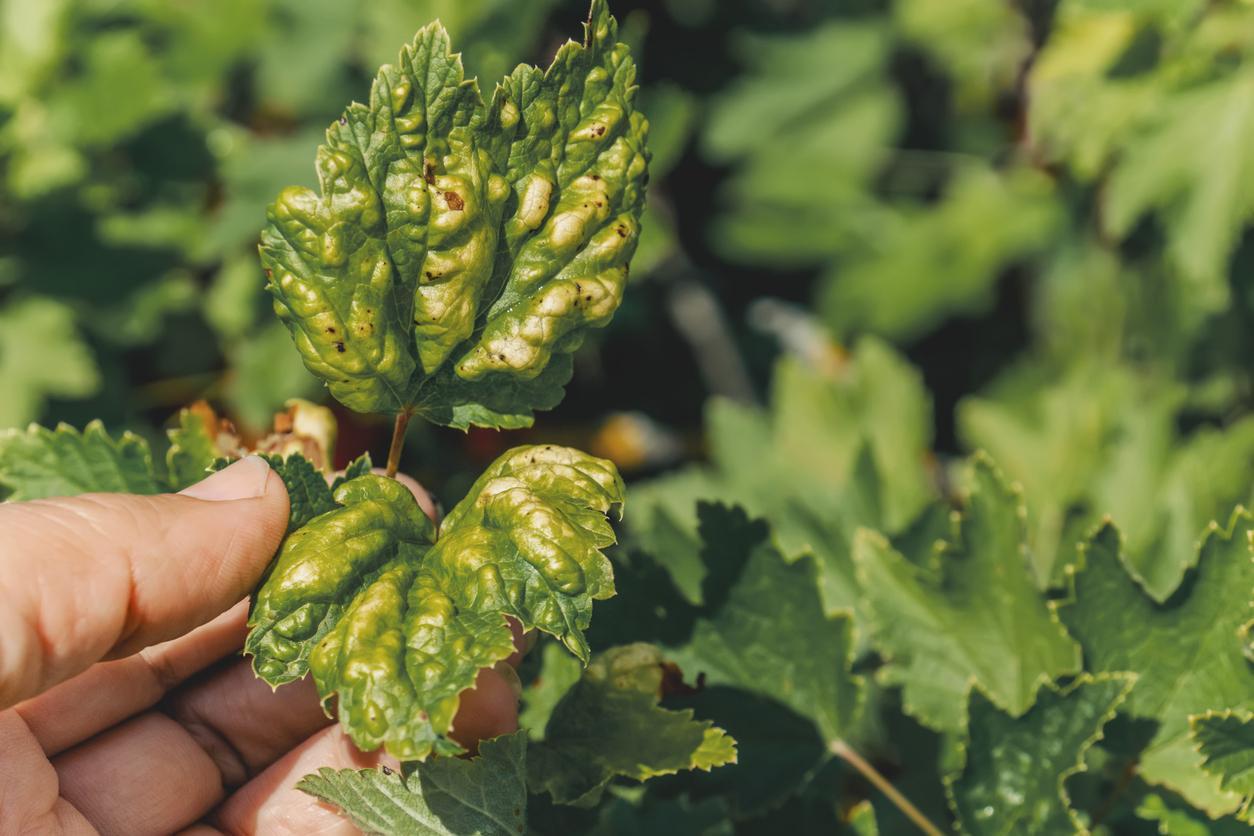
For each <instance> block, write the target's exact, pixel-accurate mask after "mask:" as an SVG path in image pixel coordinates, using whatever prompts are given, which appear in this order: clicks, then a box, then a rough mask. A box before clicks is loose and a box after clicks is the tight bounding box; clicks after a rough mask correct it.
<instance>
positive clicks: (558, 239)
mask: <svg viewBox="0 0 1254 836" xmlns="http://www.w3.org/2000/svg"><path fill="white" fill-rule="evenodd" d="M616 37H617V24H616V23H615V21H614V19H613V18H612V17H610V15H609V12H608V10H607V8H606V5H605V3H604V2H603V0H594V2H593V3H592V10H591V13H590V16H589V20H588V23H587V25H586V37H585V40H584V43H583V44H582V45H581V44H576V43H573V42H572V43H569V44H567V45H565V46H563V47H562V48H561V49H560V50H559V51H558V53H557V56H556V57H555V58H554V61H553V64H552V66H551V67H550V68H549V70H548V71H547V72H544V71H541V70H539V69H537V68H535V67H530V66H526V65H520V66H519V67H518V68H517V69H516V70H515V71H514V72H513V73H512V74H511V75H510V76H508V77H507V78H506V79H505V80H504V81H503V82H502V84H501V85H500V86H498V88H497V90H496V93H495V95H494V96H493V97H492V101H491V103H490V104H488V105H486V106H485V104H484V102H483V101H482V99H481V97H480V95H479V91H478V87H477V85H476V84H475V83H474V82H473V81H466V80H464V73H463V70H462V65H461V59H460V56H457V55H453V54H451V53H450V51H449V49H450V46H449V39H448V35H447V33H446V32H445V30H444V29H443V27H442V26H441V25H440V24H438V23H435V24H431V25H429V26H427V27H425V28H423V29H422V30H421V31H420V32H419V33H418V35H417V36H416V37H415V39H414V41H413V43H412V44H411V45H409V46H407V47H406V48H405V49H404V50H402V52H401V56H400V59H399V61H398V62H397V64H396V65H388V66H384V67H383V68H382V69H381V70H380V72H379V75H378V77H377V78H376V80H375V82H374V85H373V87H372V89H371V95H370V103H369V105H368V106H367V105H361V104H353V105H350V106H349V108H348V109H347V110H346V111H345V112H344V115H343V116H342V117H341V118H340V120H339V122H338V123H337V124H333V125H332V126H331V127H330V129H328V131H327V144H326V145H324V146H322V147H321V148H320V149H319V152H318V175H319V181H320V184H321V195H319V194H318V193H315V192H313V191H311V190H309V189H304V188H291V189H288V190H285V191H284V192H283V193H282V194H280V196H279V198H278V200H277V201H276V202H275V203H274V204H273V205H272V206H271V208H270V211H269V215H268V217H269V221H270V224H269V227H268V228H267V230H266V231H265V232H264V233H263V236H262V246H261V255H262V262H263V265H264V266H265V268H266V271H267V275H268V276H269V278H270V282H269V284H268V287H269V289H270V291H271V293H272V294H273V295H274V297H275V311H276V312H277V313H278V314H279V317H280V318H281V319H282V320H283V321H284V322H285V323H286V324H287V326H288V329H289V330H290V331H291V333H292V337H293V339H294V340H295V342H296V346H297V348H298V349H299V350H300V353H301V355H302V356H303V358H304V361H305V364H306V366H308V368H309V370H310V371H311V372H313V373H314V374H315V375H317V376H319V377H320V378H322V379H323V380H325V381H326V382H327V384H328V386H329V388H330V390H331V393H332V394H333V395H334V396H335V397H336V398H337V399H338V400H340V401H341V402H342V403H343V404H344V405H345V406H348V407H349V408H351V409H354V410H357V411H359V412H395V411H400V410H405V409H416V410H417V411H418V412H420V413H421V414H422V415H424V416H425V417H427V418H429V419H430V420H432V421H435V422H437V423H444V424H448V425H451V426H456V427H460V428H465V427H467V426H469V425H471V424H478V425H483V426H490V427H518V426H526V425H529V424H530V422H531V414H532V411H533V410H535V409H544V408H549V407H551V406H553V405H554V404H555V403H556V402H557V401H558V400H560V398H561V388H562V386H563V385H564V383H565V382H566V380H567V379H568V378H569V370H570V364H569V360H561V361H558V362H554V361H555V358H560V357H564V355H568V354H569V353H570V352H572V351H574V350H575V349H576V348H578V346H579V344H580V343H581V342H582V341H583V338H584V334H585V332H586V330H587V329H588V328H592V327H599V326H603V325H605V324H606V323H608V322H609V320H610V317H611V316H612V315H613V313H614V311H615V309H617V307H618V304H619V302H620V301H621V299H622V291H623V287H624V284H625V283H626V277H627V266H628V262H629V261H630V259H631V255H632V253H633V252H634V250H635V247H636V241H637V239H638V237H639V218H640V213H641V211H642V208H643V201H644V179H645V172H646V168H647V164H648V152H647V150H646V149H645V147H644V140H645V135H646V134H647V130H648V125H647V122H646V120H645V119H644V117H643V116H641V115H640V114H639V113H637V112H636V111H635V108H634V100H635V95H636V87H635V65H634V63H633V61H632V59H631V55H630V52H629V50H628V48H627V47H626V46H625V45H623V44H616V43H615V39H616ZM550 369H551V370H550Z"/></svg>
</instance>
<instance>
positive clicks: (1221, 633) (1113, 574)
mask: <svg viewBox="0 0 1254 836" xmlns="http://www.w3.org/2000/svg"><path fill="white" fill-rule="evenodd" d="M1251 528H1252V524H1251V518H1250V515H1249V514H1248V513H1246V512H1245V511H1244V510H1238V512H1237V513H1236V514H1234V516H1233V519H1232V521H1231V522H1230V523H1229V525H1228V527H1227V528H1226V529H1225V528H1220V527H1219V526H1218V525H1216V524H1214V523H1212V524H1211V525H1210V527H1209V528H1208V530H1207V532H1206V533H1205V535H1204V538H1203V540H1202V543H1201V546H1200V551H1199V553H1198V557H1197V561H1196V564H1195V566H1194V568H1193V569H1191V570H1190V571H1189V573H1188V575H1187V576H1186V578H1185V581H1184V583H1183V584H1182V585H1181V587H1180V589H1178V590H1177V591H1176V593H1175V594H1174V595H1173V596H1172V597H1171V598H1169V599H1168V600H1167V601H1166V602H1164V603H1162V604H1159V603H1156V602H1155V601H1154V600H1153V599H1152V598H1150V597H1149V596H1148V595H1146V594H1145V592H1144V590H1143V589H1142V588H1141V586H1140V585H1139V584H1138V583H1137V582H1136V581H1135V579H1134V578H1133V576H1132V575H1131V574H1129V572H1128V571H1127V569H1126V561H1125V559H1124V558H1123V555H1122V549H1121V543H1120V537H1119V533H1118V531H1117V530H1116V529H1115V528H1114V527H1113V526H1112V525H1109V524H1108V525H1105V526H1103V527H1102V528H1101V530H1099V531H1098V532H1097V533H1095V534H1094V535H1093V537H1092V538H1091V540H1090V541H1089V542H1088V544H1087V545H1086V546H1085V548H1084V555H1083V566H1082V568H1080V569H1079V570H1078V571H1074V572H1073V573H1072V574H1073V578H1072V592H1071V596H1070V597H1069V598H1068V599H1067V600H1066V601H1064V602H1063V603H1062V604H1060V605H1059V606H1058V607H1057V610H1058V615H1059V617H1060V618H1061V619H1062V621H1063V623H1064V624H1066V625H1067V628H1068V629H1069V630H1070V631H1071V633H1072V634H1073V635H1074V636H1075V637H1076V638H1077V639H1078V640H1079V642H1080V645H1081V646H1082V647H1083V649H1084V658H1085V663H1086V667H1087V668H1088V669H1089V670H1091V671H1095V672H1101V671H1135V672H1136V673H1137V674H1138V677H1139V678H1138V680H1137V684H1136V687H1135V688H1134V689H1133V690H1132V694H1131V696H1130V697H1129V698H1128V701H1127V703H1126V704H1125V705H1124V706H1123V708H1122V709H1121V711H1123V712H1124V713H1126V714H1128V715H1130V716H1132V717H1138V718H1145V719H1148V720H1154V721H1157V723H1158V730H1157V732H1156V733H1155V734H1154V736H1153V738H1152V739H1151V740H1150V742H1149V745H1148V746H1147V747H1146V749H1145V750H1144V751H1143V752H1142V754H1141V758H1140V765H1139V767H1138V774H1139V775H1140V777H1141V778H1143V779H1144V780H1145V781H1147V782H1149V783H1151V784H1156V785H1160V786H1165V787H1169V788H1170V789H1172V790H1174V791H1175V792H1177V793H1179V794H1180V795H1182V796H1184V798H1186V799H1188V801H1189V802H1190V803H1192V804H1193V805H1194V806H1196V807H1198V808H1199V809H1202V810H1205V811H1206V812H1207V813H1208V814H1210V815H1211V816H1213V817H1217V816H1220V815H1225V814H1227V813H1231V812H1233V811H1235V810H1236V809H1237V808H1238V807H1239V806H1240V804H1241V796H1240V794H1239V793H1236V792H1233V791H1231V790H1225V789H1223V787H1222V786H1221V782H1220V779H1219V778H1218V777H1216V776H1214V775H1211V774H1209V773H1208V772H1206V771H1205V770H1204V768H1203V766H1202V756H1201V755H1200V754H1199V753H1198V752H1197V750H1196V749H1195V748H1194V746H1193V743H1192V741H1191V740H1190V738H1189V717H1190V716H1191V715H1194V714H1199V713H1202V712H1205V711H1207V710H1209V709H1211V708H1214V707H1216V706H1222V707H1224V708H1228V709H1232V710H1250V709H1254V670H1251V668H1250V664H1249V660H1248V659H1247V657H1246V655H1245V642H1246V639H1245V638H1244V631H1245V625H1246V624H1247V623H1248V622H1249V621H1250V617H1251V602H1250V589H1251V588H1254V556H1252V555H1251V553H1250V543H1249V538H1250V533H1251Z"/></svg>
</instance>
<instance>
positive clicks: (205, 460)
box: [165, 404, 225, 490]
mask: <svg viewBox="0 0 1254 836" xmlns="http://www.w3.org/2000/svg"><path fill="white" fill-rule="evenodd" d="M216 419H217V416H216V415H215V414H214V413H213V411H212V410H210V409H209V408H208V405H207V404H205V405H204V406H203V407H202V406H201V405H200V404H195V405H193V406H190V407H185V408H184V409H180V410H179V416H178V426H176V427H173V428H171V429H169V430H167V431H166V434H167V435H168V436H169V438H170V448H169V449H168V450H166V454H165V464H166V474H167V478H168V480H169V482H170V485H171V486H172V487H173V488H174V490H182V489H183V488H185V487H187V486H188V485H191V484H194V483H196V482H199V481H200V480H201V479H203V478H205V475H206V474H207V473H208V472H209V470H210V469H211V468H212V467H213V463H214V462H216V461H217V460H218V459H220V458H222V456H223V455H224V454H225V451H223V450H221V449H220V448H219V445H218V439H217V435H218V427H217V426H215V422H216Z"/></svg>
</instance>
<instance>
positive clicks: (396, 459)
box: [387, 409, 413, 479]
mask: <svg viewBox="0 0 1254 836" xmlns="http://www.w3.org/2000/svg"><path fill="white" fill-rule="evenodd" d="M412 416H413V413H412V412H410V411H409V410H408V409H404V410H401V411H400V412H398V413H396V423H395V424H394V425H393V426H392V446H391V447H389V448H388V469H387V477H388V478H389V479H394V478H396V471H397V469H398V468H399V467H400V466H401V450H402V448H404V446H405V429H406V428H407V427H408V426H409V419H410V418H411V417H412Z"/></svg>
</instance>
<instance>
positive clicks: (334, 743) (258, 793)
mask: <svg viewBox="0 0 1254 836" xmlns="http://www.w3.org/2000/svg"><path fill="white" fill-rule="evenodd" d="M380 763H382V764H386V765H387V766H389V767H390V768H392V769H399V768H400V764H398V763H397V762H396V761H395V759H393V758H390V757H388V756H387V755H384V754H382V750H378V751H376V752H371V753H368V754H367V753H363V752H361V751H360V750H358V749H357V747H356V746H354V745H353V743H352V741H351V740H349V739H348V736H347V735H345V734H344V732H343V731H342V730H341V729H340V727H339V726H332V727H331V728H328V729H324V730H323V731H321V732H318V733H317V734H315V735H314V736H313V737H311V738H310V739H309V740H307V741H305V742H304V743H302V744H301V745H300V746H298V747H296V748H295V749H293V750H292V751H291V752H289V753H288V754H287V755H285V756H284V757H283V758H281V759H280V760H278V761H276V762H275V763H274V764H273V765H272V766H270V768H269V769H267V770H266V771H265V772H262V773H261V774H260V775H258V776H257V777H256V778H254V779H253V780H251V781H249V782H248V783H247V784H245V785H244V786H243V787H241V788H240V789H239V790H238V791H237V792H235V793H234V794H233V795H232V796H230V797H229V798H228V799H227V800H226V801H225V802H224V803H223V804H222V806H221V807H219V808H218V809H217V810H216V811H215V812H214V814H213V815H212V816H211V818H210V821H211V822H212V823H213V824H215V825H216V826H217V827H218V828H219V829H221V830H222V831H223V832H225V833H232V834H255V833H265V834H298V833H299V834H305V833H310V834H312V833H316V834H319V836H341V834H343V836H350V835H351V836H355V834H357V833H359V832H360V831H358V830H357V828H355V827H353V825H352V824H351V823H350V822H349V820H348V819H346V818H344V817H343V816H342V815H340V813H339V812H338V811H337V810H336V808H335V807H332V806H331V805H329V804H324V803H322V802H320V801H318V800H317V799H315V798H314V797H313V796H310V795H306V794H305V793H303V792H301V791H300V790H298V789H296V783H297V782H298V781H300V779H301V778H304V777H305V776H306V775H309V774H310V773H313V772H317V771H318V770H319V769H321V768H322V767H324V766H325V767H330V768H332V769H367V768H370V767H373V766H376V765H378V764H380Z"/></svg>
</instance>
